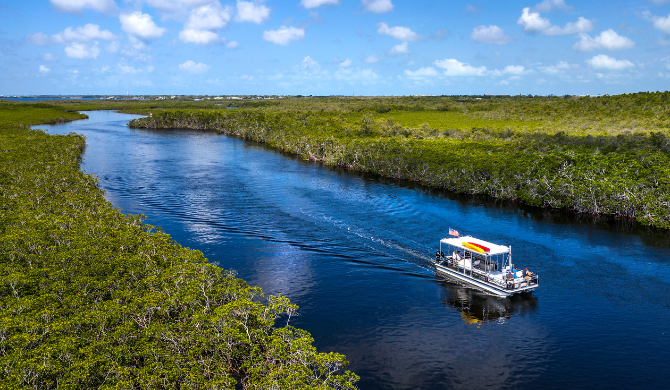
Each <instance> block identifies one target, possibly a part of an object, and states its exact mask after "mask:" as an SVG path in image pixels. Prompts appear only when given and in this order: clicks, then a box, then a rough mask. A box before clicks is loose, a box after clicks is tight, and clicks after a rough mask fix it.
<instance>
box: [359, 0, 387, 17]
mask: <svg viewBox="0 0 670 390" xmlns="http://www.w3.org/2000/svg"><path fill="white" fill-rule="evenodd" d="M361 3H362V4H363V8H364V9H365V10H366V11H368V12H374V13H377V14H383V13H386V12H391V11H393V3H391V0H361Z"/></svg>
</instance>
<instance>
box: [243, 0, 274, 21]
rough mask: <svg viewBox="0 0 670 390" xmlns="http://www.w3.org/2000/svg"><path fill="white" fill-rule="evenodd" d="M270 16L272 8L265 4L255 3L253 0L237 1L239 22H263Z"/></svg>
mask: <svg viewBox="0 0 670 390" xmlns="http://www.w3.org/2000/svg"><path fill="white" fill-rule="evenodd" d="M269 17H270V8H268V7H266V6H264V5H255V4H254V3H253V2H251V1H239V0H238V1H237V17H236V18H235V20H237V21H238V22H249V23H256V24H261V23H263V22H264V21H266V20H267V19H268V18H269Z"/></svg>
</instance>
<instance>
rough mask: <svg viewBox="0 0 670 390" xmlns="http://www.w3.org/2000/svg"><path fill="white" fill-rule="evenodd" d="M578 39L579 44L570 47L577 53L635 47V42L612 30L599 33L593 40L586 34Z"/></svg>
mask: <svg viewBox="0 0 670 390" xmlns="http://www.w3.org/2000/svg"><path fill="white" fill-rule="evenodd" d="M579 37H580V40H579V42H577V43H575V45H574V46H572V48H573V49H575V50H579V51H592V50H598V49H605V50H620V49H630V48H633V47H635V42H633V41H631V40H630V39H628V38H626V37H622V36H621V35H619V34H617V33H616V32H615V31H614V30H612V29H609V30H605V31H603V32H601V33H600V35H597V36H596V37H595V38H591V37H590V36H589V35H588V34H584V33H582V34H579Z"/></svg>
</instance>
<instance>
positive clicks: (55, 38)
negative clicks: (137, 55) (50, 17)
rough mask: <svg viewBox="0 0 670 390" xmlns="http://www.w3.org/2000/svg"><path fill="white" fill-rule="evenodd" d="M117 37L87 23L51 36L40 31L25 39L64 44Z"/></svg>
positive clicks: (108, 39) (95, 25)
mask: <svg viewBox="0 0 670 390" xmlns="http://www.w3.org/2000/svg"><path fill="white" fill-rule="evenodd" d="M119 38H120V37H118V36H116V35H114V34H112V33H111V32H110V31H109V30H100V26H98V25H97V24H91V23H89V24H87V25H85V26H82V27H77V28H75V29H73V28H72V27H68V28H66V29H65V30H63V31H61V32H59V33H57V34H54V35H51V36H49V35H47V34H44V33H42V32H37V33H35V34H30V35H27V36H26V41H27V42H29V43H32V44H34V45H48V44H51V43H55V44H59V45H66V44H68V43H71V42H88V41H93V40H104V41H112V40H115V39H119Z"/></svg>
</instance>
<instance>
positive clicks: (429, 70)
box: [405, 66, 439, 77]
mask: <svg viewBox="0 0 670 390" xmlns="http://www.w3.org/2000/svg"><path fill="white" fill-rule="evenodd" d="M405 74H406V75H407V76H409V77H434V76H437V75H438V74H439V73H438V72H437V70H435V68H433V67H432V66H428V67H425V68H420V69H419V70H416V71H414V72H412V71H411V70H405Z"/></svg>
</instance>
